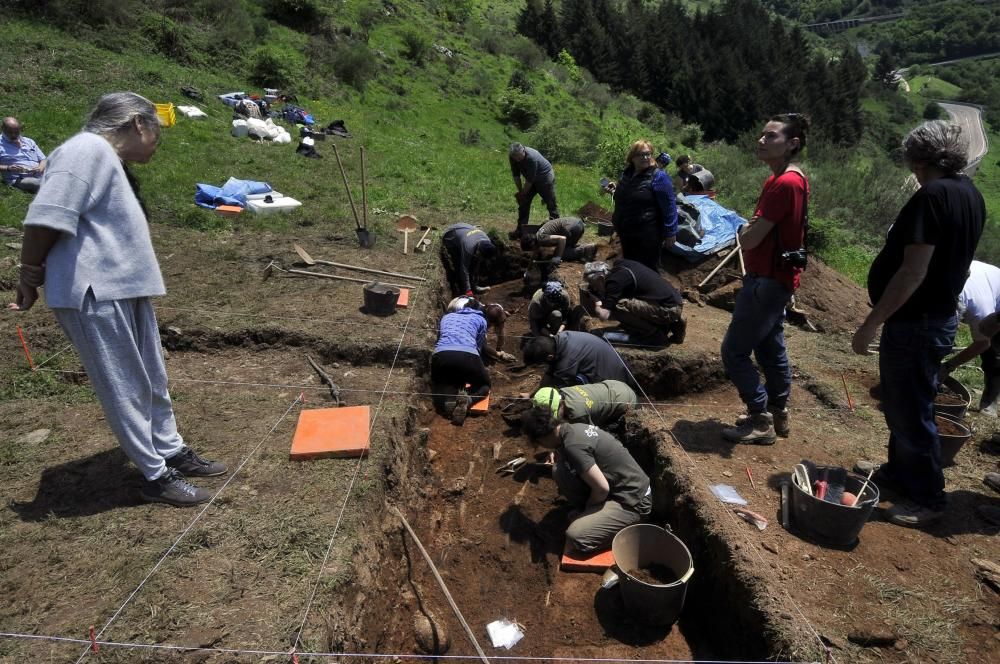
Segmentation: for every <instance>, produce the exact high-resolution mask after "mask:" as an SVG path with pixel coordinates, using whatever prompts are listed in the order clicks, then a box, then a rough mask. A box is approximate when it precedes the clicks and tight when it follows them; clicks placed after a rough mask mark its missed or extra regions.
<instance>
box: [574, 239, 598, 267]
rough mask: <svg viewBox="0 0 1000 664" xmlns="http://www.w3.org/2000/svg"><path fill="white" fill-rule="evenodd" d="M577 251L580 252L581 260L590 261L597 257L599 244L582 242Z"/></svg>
mask: <svg viewBox="0 0 1000 664" xmlns="http://www.w3.org/2000/svg"><path fill="white" fill-rule="evenodd" d="M577 251H578V252H579V254H578V255H579V260H582V261H583V262H585V263H589V262H590V261H592V260H594V259H595V258H596V257H597V245H596V244H594V243H590V244H581V245H580V246H579V247H577Z"/></svg>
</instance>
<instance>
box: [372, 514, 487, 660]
mask: <svg viewBox="0 0 1000 664" xmlns="http://www.w3.org/2000/svg"><path fill="white" fill-rule="evenodd" d="M389 509H391V510H392V511H393V512H395V513H396V516H398V517H399V520H400V521H402V522H403V526H404V527H405V528H406V532H408V533H410V537H412V538H413V542H414V544H416V545H417V548H418V549H420V555H422V556H423V557H424V560H426V561H427V564H428V565H429V566H430V568H431V574H433V575H434V579H435V580H436V581H437V583H438V586H440V588H441V592H443V593H444V596H445V599H447V600H448V604H450V605H451V610H452V611H454V612H455V617H456V618H458V622H460V623H462V627H463V628H464V629H465V633H466V635H467V636H468V637H469V640H470V641H472V646H473V647H474V648H475V649H476V652H477V653H478V654H479V658H480V659H481V660H483V662H485V664H490V660H488V659H486V653H484V652H483V649H482V648H480V647H479V641H477V640H476V635H475V634H473V632H472V629H471V628H470V627H469V623H467V622H465V618H463V617H462V612H461V611H459V610H458V605H457V604H455V600H454V599H453V598H452V596H451V593H450V592H448V586H446V585H445V584H444V579H442V578H441V575H440V574H438V571H437V567H435V566H434V561H432V560H431V557H430V555H428V553H427V550H426V549H425V548H424V545H423V544H421V543H420V539H419V538H418V537H417V534H416V533H415V532H413V528H410V524H409V523H408V522H407V520H406V517H405V516H403V513H402V512H400V511H399V509H398V508H397V507H396V506H395V505H390V506H389Z"/></svg>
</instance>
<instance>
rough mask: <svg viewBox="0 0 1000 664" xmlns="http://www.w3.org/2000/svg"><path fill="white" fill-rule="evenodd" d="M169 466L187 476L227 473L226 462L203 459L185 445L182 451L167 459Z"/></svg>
mask: <svg viewBox="0 0 1000 664" xmlns="http://www.w3.org/2000/svg"><path fill="white" fill-rule="evenodd" d="M166 464H167V468H173V469H174V470H178V471H180V473H181V474H182V475H184V476H185V477H216V476H217V475H225V474H226V471H227V470H229V469H228V468H226V464H224V463H221V462H219V461H209V460H207V459H202V458H201V457H200V456H198V454H197V453H196V452H195V451H194V450H192V449H191V448H190V447H188V446H187V445H185V446H184V447H182V448H181V451H180V452H178V453H177V454H175V455H173V456H172V457H169V458H168V459H166Z"/></svg>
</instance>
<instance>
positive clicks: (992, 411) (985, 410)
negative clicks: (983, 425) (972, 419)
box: [979, 401, 997, 417]
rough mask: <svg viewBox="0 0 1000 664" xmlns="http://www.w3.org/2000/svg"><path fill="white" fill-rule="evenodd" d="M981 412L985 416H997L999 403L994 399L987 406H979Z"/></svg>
mask: <svg viewBox="0 0 1000 664" xmlns="http://www.w3.org/2000/svg"><path fill="white" fill-rule="evenodd" d="M979 414H980V415H983V416H984V417H996V416H997V404H996V402H995V401H994V402H993V403H991V404H988V405H986V406H980V407H979Z"/></svg>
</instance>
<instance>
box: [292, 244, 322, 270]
mask: <svg viewBox="0 0 1000 664" xmlns="http://www.w3.org/2000/svg"><path fill="white" fill-rule="evenodd" d="M292 246H293V247H294V248H295V253H297V254H298V255H299V258H301V259H302V261H303V262H304V263H305V264H306V265H315V264H316V261H314V260H313V257H312V256H310V255H309V253H308V252H306V250H305V249H303V248H302V247H300V246H299V245H297V244H293V245H292Z"/></svg>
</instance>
